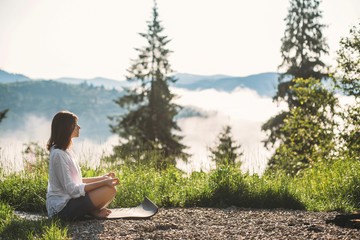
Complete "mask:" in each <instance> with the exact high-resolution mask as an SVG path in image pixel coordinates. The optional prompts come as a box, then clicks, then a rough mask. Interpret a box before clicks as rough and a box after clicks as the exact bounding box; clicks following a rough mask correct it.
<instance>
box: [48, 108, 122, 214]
mask: <svg viewBox="0 0 360 240" xmlns="http://www.w3.org/2000/svg"><path fill="white" fill-rule="evenodd" d="M77 120H78V117H77V116H76V115H75V114H73V113H71V112H68V111H61V112H58V113H57V114H56V115H55V116H54V118H53V120H52V123H51V136H50V139H49V141H48V143H47V149H48V150H49V151H50V162H49V182H48V192H47V194H46V208H47V211H48V216H49V218H52V217H58V218H61V219H64V220H74V219H76V218H77V217H81V216H83V215H88V214H89V215H93V216H95V217H99V218H103V217H106V216H108V215H109V214H110V213H111V211H110V210H109V209H107V208H106V207H107V206H108V205H109V203H110V202H111V201H112V200H113V199H114V197H115V194H116V188H115V186H116V185H118V184H119V179H118V178H115V174H114V173H108V174H106V175H104V176H101V177H93V178H82V176H81V170H80V167H79V165H78V164H77V162H75V161H74V158H73V155H72V153H71V151H70V149H69V148H70V146H71V144H72V138H76V137H79V130H80V126H79V125H78V124H77Z"/></svg>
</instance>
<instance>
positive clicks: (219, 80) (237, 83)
mask: <svg viewBox="0 0 360 240" xmlns="http://www.w3.org/2000/svg"><path fill="white" fill-rule="evenodd" d="M174 77H175V78H176V79H177V81H176V82H175V83H174V84H172V86H174V87H178V88H185V89H188V90H203V89H209V88H213V89H216V90H219V91H227V92H231V91H233V90H234V89H235V88H237V87H240V88H249V89H252V90H254V91H256V92H257V93H258V94H259V95H260V96H267V97H273V96H274V95H275V93H276V90H277V84H278V77H279V74H278V73H275V72H268V73H260V74H254V75H249V76H246V77H233V76H228V75H221V74H218V75H212V76H204V75H196V74H188V73H177V74H175V75H174ZM29 80H34V79H30V78H28V77H26V76H24V75H21V74H12V73H8V72H5V71H2V70H0V83H12V82H22V81H29ZM38 80H45V79H38ZM53 81H56V82H60V83H66V84H75V85H79V84H84V83H86V84H88V85H92V86H94V87H104V88H106V89H110V90H111V89H116V90H119V91H121V90H122V89H123V88H124V87H130V86H131V83H129V82H127V81H125V80H121V81H118V80H114V79H108V78H103V77H97V78H91V79H81V78H72V77H66V78H65V77H64V78H57V79H53Z"/></svg>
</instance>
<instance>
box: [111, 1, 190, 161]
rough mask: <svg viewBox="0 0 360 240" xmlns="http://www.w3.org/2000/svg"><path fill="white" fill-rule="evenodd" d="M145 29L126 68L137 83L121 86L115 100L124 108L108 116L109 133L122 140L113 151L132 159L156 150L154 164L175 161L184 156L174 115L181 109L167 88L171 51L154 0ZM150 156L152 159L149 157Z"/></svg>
mask: <svg viewBox="0 0 360 240" xmlns="http://www.w3.org/2000/svg"><path fill="white" fill-rule="evenodd" d="M147 24H148V26H147V27H148V30H147V33H140V36H142V37H143V38H145V39H146V42H147V46H145V47H142V48H136V51H137V52H138V53H139V55H138V58H137V59H135V60H133V63H132V65H131V66H130V68H129V69H128V70H127V71H128V75H127V77H126V78H127V80H128V81H135V82H139V81H140V83H141V84H140V86H138V87H136V88H134V89H125V91H126V94H125V95H124V96H122V97H120V98H119V99H117V100H115V103H117V104H118V105H119V106H120V107H122V108H126V109H127V111H128V112H127V113H126V114H124V115H122V116H114V117H109V118H110V120H113V121H115V122H116V124H114V125H110V127H111V131H112V132H113V133H117V134H119V136H120V137H121V138H122V139H123V140H124V141H123V142H121V143H120V145H119V146H116V147H114V152H115V155H117V156H119V157H129V155H133V156H134V154H135V155H136V156H137V157H136V159H133V160H136V161H143V160H144V159H147V160H144V161H154V158H151V157H150V158H149V157H146V156H147V154H149V153H150V154H153V153H154V152H156V153H159V154H160V155H161V156H162V157H161V158H156V161H160V162H156V163H155V164H156V166H157V167H166V166H167V165H168V164H175V163H176V158H182V159H183V160H186V158H187V156H188V155H187V154H186V153H184V149H185V148H186V146H184V145H183V144H181V143H180V141H181V139H182V137H181V136H179V135H177V134H176V131H178V132H179V131H181V129H180V128H179V126H178V125H177V123H176V121H175V120H174V117H175V115H176V114H177V113H178V111H179V110H180V109H181V107H180V106H178V105H176V104H174V103H173V102H172V101H173V99H174V97H175V95H174V94H172V93H171V92H170V90H169V84H170V83H174V82H176V79H175V78H174V77H171V76H169V74H170V73H173V71H172V69H171V67H170V64H169V61H168V57H169V55H170V53H172V51H170V50H169V49H167V44H168V43H169V42H170V40H169V39H168V37H167V36H164V35H162V31H163V30H164V28H163V27H162V26H161V24H160V21H159V19H158V11H157V5H156V1H154V7H153V18H152V20H151V21H148V22H147ZM149 159H153V160H149Z"/></svg>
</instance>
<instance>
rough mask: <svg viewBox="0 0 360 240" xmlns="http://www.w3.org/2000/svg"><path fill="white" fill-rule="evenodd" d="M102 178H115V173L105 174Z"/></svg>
mask: <svg viewBox="0 0 360 240" xmlns="http://www.w3.org/2000/svg"><path fill="white" fill-rule="evenodd" d="M103 177H104V178H115V173H113V172H110V173H107V174H105V175H104V176H103Z"/></svg>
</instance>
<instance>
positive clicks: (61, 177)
mask: <svg viewBox="0 0 360 240" xmlns="http://www.w3.org/2000/svg"><path fill="white" fill-rule="evenodd" d="M84 188H85V184H84V183H83V182H82V176H81V170H80V167H79V165H78V163H77V162H76V161H74V160H73V157H72V155H71V153H70V151H69V150H66V151H63V150H61V149H57V148H54V147H53V148H52V149H51V150H50V161H49V182H48V189H47V194H46V209H47V212H48V216H49V218H51V217H53V216H54V215H55V214H56V213H58V212H60V211H61V210H62V209H63V208H64V207H65V206H66V204H67V203H68V202H69V201H70V199H72V198H78V197H80V196H85V190H84Z"/></svg>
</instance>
